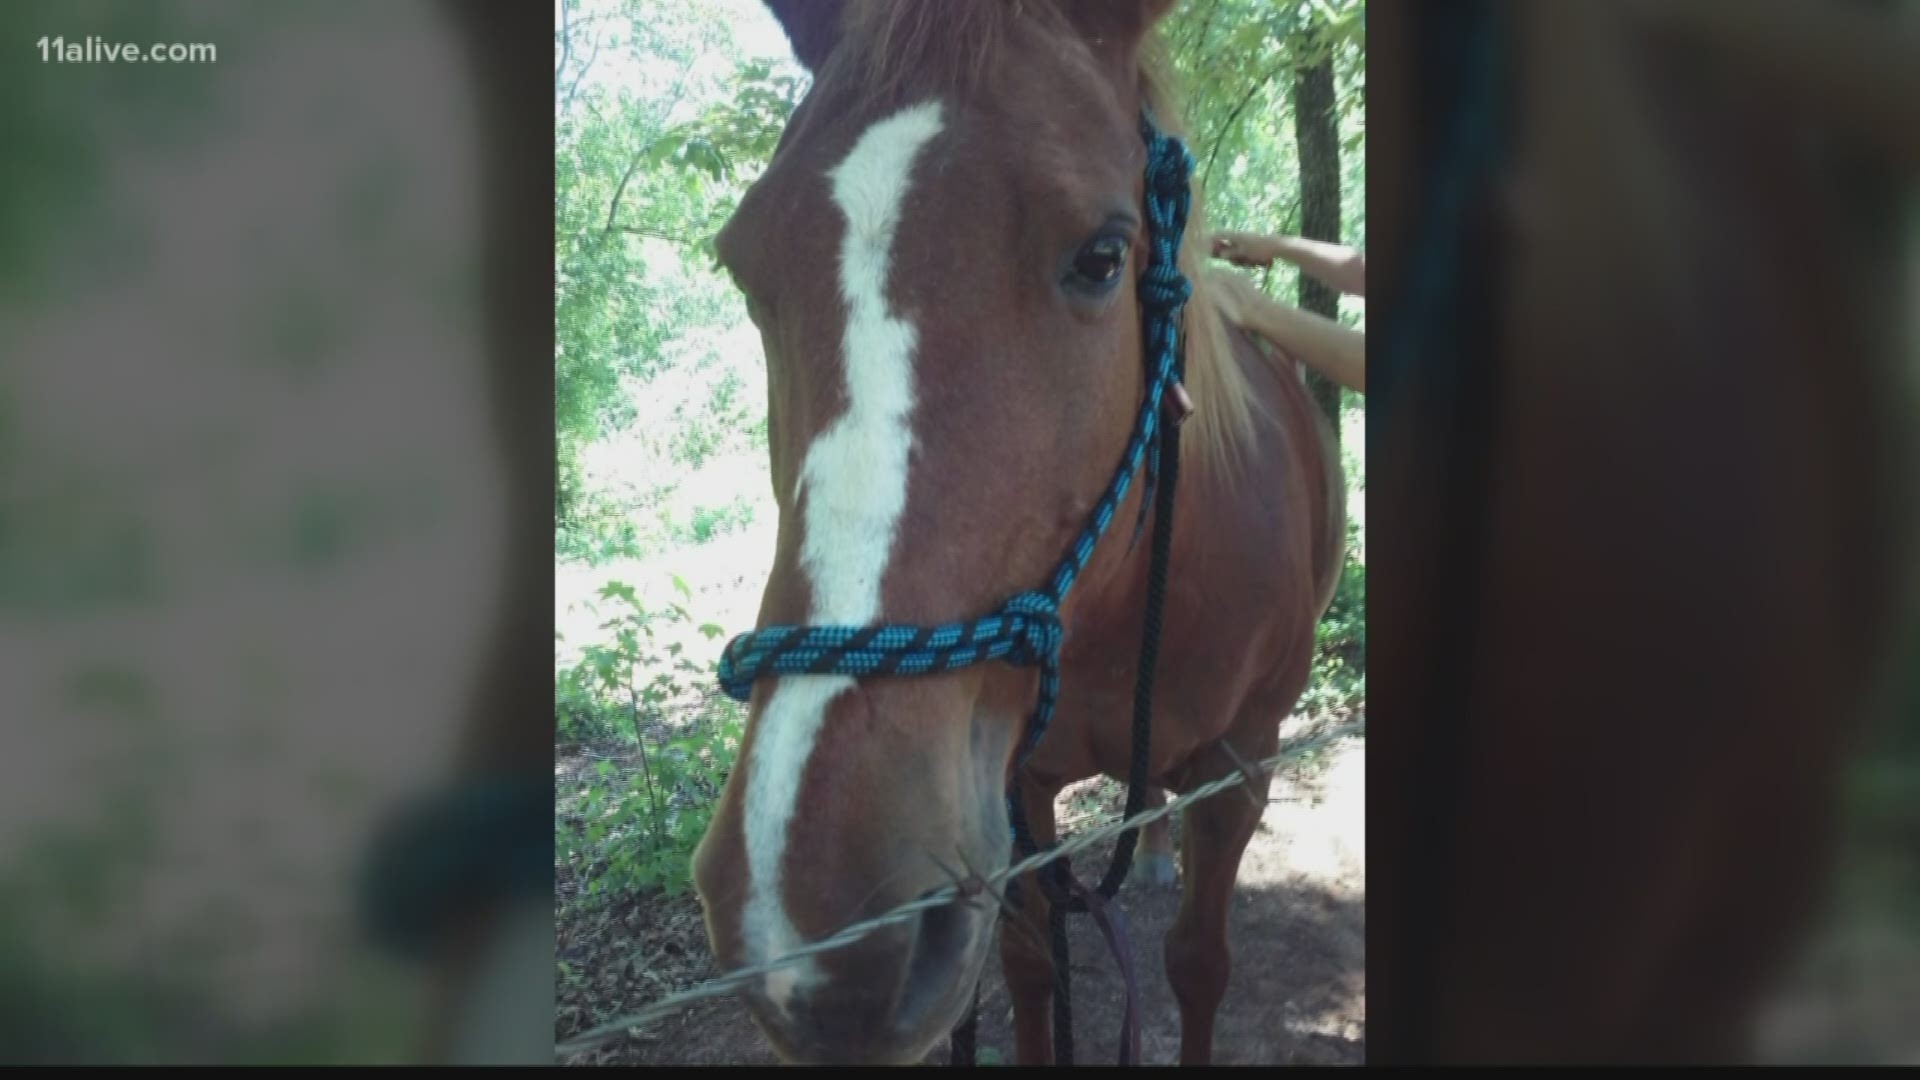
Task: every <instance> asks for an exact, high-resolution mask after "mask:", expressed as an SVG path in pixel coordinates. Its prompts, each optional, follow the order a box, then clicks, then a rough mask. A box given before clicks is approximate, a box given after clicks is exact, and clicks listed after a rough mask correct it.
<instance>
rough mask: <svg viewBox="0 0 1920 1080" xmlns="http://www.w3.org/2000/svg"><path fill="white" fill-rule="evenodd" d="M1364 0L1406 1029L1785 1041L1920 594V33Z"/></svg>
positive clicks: (1398, 1007)
mask: <svg viewBox="0 0 1920 1080" xmlns="http://www.w3.org/2000/svg"><path fill="white" fill-rule="evenodd" d="M1370 15H1371V16H1372V18H1371V23H1370V31H1371V35H1372V36H1371V40H1370V57H1371V60H1372V63H1371V66H1370V69H1369V70H1370V72H1371V73H1372V76H1371V78H1370V93H1371V101H1370V104H1371V106H1372V111H1371V114H1370V119H1371V120H1372V123H1371V124H1370V131H1369V135H1370V140H1371V142H1370V149H1371V151H1372V153H1373V156H1374V161H1373V163H1372V167H1371V168H1370V169H1369V174H1370V176H1371V177H1372V178H1373V179H1372V182H1371V183H1372V189H1371V193H1370V194H1371V196H1372V199H1371V211H1372V212H1371V218H1372V222H1371V224H1372V230H1371V232H1372V236H1373V239H1374V250H1373V252H1372V254H1373V256H1374V259H1373V269H1374V271H1375V277H1376V281H1375V282H1374V285H1375V288H1374V293H1375V294H1376V296H1377V297H1378V298H1379V301H1378V302H1379V305H1380V306H1378V307H1376V308H1375V309H1374V311H1373V315H1374V324H1373V341H1372V343H1371V344H1372V346H1373V352H1372V355H1371V357H1370V363H1371V365H1372V366H1373V367H1374V368H1375V370H1373V371H1372V372H1370V373H1369V374H1370V384H1371V389H1372V390H1373V393H1372V395H1371V396H1370V399H1369V403H1368V404H1369V420H1370V427H1371V429H1372V432H1373V435H1374V445H1373V446H1372V447H1371V449H1372V451H1373V453H1372V454H1371V459H1372V460H1371V462H1370V465H1371V469H1370V472H1371V475H1370V492H1369V494H1370V498H1371V499H1372V500H1373V501H1372V506H1373V507H1374V513H1375V514H1376V516H1380V515H1384V517H1382V518H1381V519H1382V520H1384V521H1387V522H1390V523H1391V525H1390V526H1389V527H1386V528H1382V529H1381V530H1380V532H1379V534H1378V538H1377V539H1376V540H1375V541H1374V544H1373V550H1372V551H1371V552H1370V553H1369V554H1370V556H1371V559H1370V564H1371V565H1370V568H1369V569H1370V571H1371V577H1372V580H1371V582H1370V584H1371V586H1372V587H1371V589H1370V596H1371V598H1372V603H1371V604H1370V609H1369V636H1370V644H1371V646H1372V655H1371V657H1370V660H1371V662H1372V671H1373V672H1374V673H1375V674H1376V675H1379V673H1382V672H1384V673H1386V674H1385V676H1384V677H1382V678H1379V679H1378V680H1377V681H1378V685H1376V686H1374V687H1373V688H1372V690H1373V693H1372V700H1371V702H1370V707H1371V709H1372V710H1374V711H1376V712H1379V713H1381V714H1383V715H1385V716H1388V717H1391V718H1392V724H1393V729H1392V731H1393V734H1392V737H1391V738H1388V739H1385V740H1382V741H1381V743H1380V745H1379V746H1377V747H1374V748H1372V749H1373V753H1372V754H1371V755H1370V765H1371V767H1372V769H1373V770H1374V774H1373V775H1372V776H1370V778H1369V780H1370V782H1369V788H1370V792H1371V794H1372V797H1373V801H1372V805H1371V806H1370V819H1371V821H1372V822H1373V823H1374V824H1373V829H1374V831H1375V832H1376V833H1377V834H1378V835H1377V836H1376V837H1375V838H1374V839H1373V840H1372V842H1371V843H1370V863H1369V885H1370V896H1369V900H1370V904H1369V921H1370V930H1371V933H1372V935H1373V936H1372V939H1371V941H1370V948H1369V957H1370V959H1371V960H1372V961H1373V963H1372V965H1371V966H1370V970H1369V973H1368V975H1369V980H1368V981H1369V991H1370V995H1369V1017H1368V1055H1369V1060H1370V1061H1373V1062H1376V1063H1383V1064H1384V1063H1398V1064H1413V1063H1419V1064H1467V1063H1473V1064H1481V1065H1485V1064H1520V1063H1526V1064H1533V1065H1538V1064H1544V1063H1559V1064H1603V1063H1605V1064H1624V1063H1628V1062H1633V1063H1639V1064H1645V1063H1648V1062H1665V1063H1676V1064H1677V1063H1728V1062H1733V1061H1737V1060H1741V1059H1745V1058H1748V1057H1749V1056H1750V1055H1751V1054H1752V1053H1753V1052H1754V1047H1753V1044H1752V1042H1751V1040H1750V1035H1751V1031H1752V1026H1753V1024H1754V1022H1755V1018H1756V1016H1757V1014H1758V1010H1759V1009H1760V1008H1761V1007H1762V1006H1763V1005H1764V1003H1765V1001H1766V995H1767V991H1768V990H1769V984H1770V982H1771V980H1772V979H1773V977H1774V976H1776V975H1777V974H1778V972H1779V971H1780V969H1781V968H1782V966H1783V965H1784V964H1785V963H1786V962H1787V961H1788V960H1789V959H1790V958H1791V956H1792V953H1793V949H1794V948H1795V946H1796V944H1797V941H1798V940H1799V938H1800V936H1801V935H1802V934H1804V932H1805V931H1806V929H1807V928H1808V926H1809V924H1810V920H1811V919H1812V917H1813V914H1814V911H1815V905H1816V904H1817V902H1818V900H1819V899H1820V893H1821V889H1822V886H1823V884H1824V883H1825V882H1826V880H1827V877H1828V874H1829V873H1830V871H1831V867H1832V863H1833V855H1834V848H1833V841H1832V826H1833V821H1834V814H1835V809H1836V805H1837V803H1838V797H1837V796H1838V793H1839V791H1840V785H1841V783H1842V781H1843V779H1844V776H1845V773H1844V771H1843V766H1844V764H1845V761H1846V757H1847V754H1848V752H1849V750H1850V749H1851V748H1852V746H1853V744H1854V740H1855V737H1856V735H1857V734H1858V732H1859V731H1860V730H1861V729H1862V725H1863V724H1864V723H1865V722H1866V721H1867V720H1868V719H1869V717H1870V716H1871V715H1872V714H1873V713H1874V712H1875V711H1876V710H1878V709H1880V708H1883V707H1884V706H1885V705H1886V704H1887V703H1888V702H1887V699H1885V698H1884V697H1883V696H1882V694H1883V693H1884V691H1885V689H1886V687H1887V683H1886V679H1887V677H1888V675H1889V672H1890V671H1891V672H1894V673H1896V674H1897V673H1899V670H1900V669H1899V667H1898V666H1890V664H1894V665H1897V663H1898V660H1899V658H1898V657H1897V654H1895V653H1892V652H1891V651H1890V646H1891V645H1892V644H1893V643H1895V642H1897V641H1898V640H1899V639H1900V637H1901V635H1900V633H1899V628H1900V625H1901V624H1902V623H1903V622H1904V621H1905V620H1904V618H1903V616H1904V615H1905V613H1906V612H1910V611H1912V610H1913V607H1912V605H1913V584H1914V581H1915V577H1914V574H1913V559H1912V555H1911V544H1912V541H1913V538H1914V536H1915V532H1914V521H1913V515H1912V513H1911V512H1910V510H1909V509H1908V508H1907V506H1906V505H1905V501H1906V499H1907V498H1908V497H1909V493H1910V492H1911V491H1912V490H1913V477H1914V460H1915V459H1914V440H1913V438H1912V435H1911V415H1912V412H1911V410H1912V408H1913V404H1914V401H1915V398H1914V395H1913V381H1912V380H1913V372H1912V371H1911V369H1910V365H1911V361H1910V359H1903V360H1896V359H1895V357H1896V355H1897V350H1898V348H1899V347H1900V343H1899V341H1898V335H1897V334H1896V333H1892V332H1890V331H1889V328H1890V327H1892V326H1895V325H1897V324H1898V321H1899V316H1900V313H1901V312H1902V310H1903V306H1904V304H1905V303H1910V300H1907V299H1906V298H1905V297H1902V296H1900V295H1899V288H1900V282H1901V280H1902V275H1901V274H1900V272H1899V271H1898V264H1897V259H1898V257H1899V256H1898V254H1897V253H1898V250H1899V232H1898V230H1893V229H1888V228H1887V226H1886V224H1885V222H1886V221H1887V220H1888V219H1889V218H1891V217H1893V216H1894V215H1893V214H1891V213H1890V212H1889V211H1890V208H1892V207H1894V206H1897V205H1898V203H1897V201H1896V198H1895V196H1896V195H1897V193H1898V192H1897V187H1896V186H1895V185H1894V184H1893V183H1892V182H1890V181H1891V180H1892V179H1893V176H1894V174H1893V173H1892V171H1891V169H1890V168H1889V167H1890V166H1891V168H1892V169H1900V168H1904V169H1905V170H1906V172H1905V176H1906V178H1911V177H1912V176H1913V172H1912V163H1913V162H1914V161H1915V160H1920V156H1917V155H1916V154H1915V152H1914V151H1915V149H1916V147H1920V140H1916V138H1915V132H1916V131H1920V127H1916V126H1915V125H1914V124H1913V122H1912V119H1911V116H1912V102H1913V100H1914V98H1913V95H1912V93H1911V90H1910V88H1911V86H1912V84H1913V75H1912V73H1913V70H1914V69H1913V67H1912V62H1911V53H1910V52H1903V50H1902V48H1901V47H1900V46H1899V44H1898V43H1899V41H1900V32H1899V31H1898V30H1897V28H1896V27H1895V25H1894V24H1893V21H1892V20H1891V19H1888V18H1886V17H1885V13H1884V9H1883V10H1882V12H1880V13H1879V14H1876V13H1875V12H1874V11H1873V9H1872V8H1871V7H1870V6H1867V5H1818V6H1815V5H1795V4H1780V3H1768V4H1743V5H1731V4H1726V5H1723V4H1717V3H1716V4H1709V3H1688V4H1673V3H1668V4H1647V5H1642V4H1637V3H1636V4H1611V3H1567V4H1556V5H1551V6H1550V7H1549V6H1548V5H1531V4H1499V3H1470V4H1456V5H1413V4H1405V5H1387V6H1377V7H1375V8H1374V10H1373V11H1372V12H1371V13H1370ZM1911 40H1912V38H1911V33H1910V31H1909V32H1908V34H1907V41H1908V42H1909V44H1910V43H1911ZM1902 116H1905V117H1906V118H1907V119H1906V121H1905V122H1901V120H1900V119H1899V118H1900V117H1902ZM1842 133H1846V134H1851V135H1852V136H1854V137H1855V138H1854V139H1853V140H1852V141H1851V143H1850V144H1849V143H1847V142H1842V141H1840V140H1839V139H1838V138H1836V136H1837V135H1839V134H1842ZM1909 280H1910V279H1909ZM1395 335H1398V336H1397V337H1396V336H1395ZM1903 366H1905V367H1907V370H1902V367H1903ZM1383 504H1384V506H1385V507H1386V508H1387V509H1386V510H1382V509H1380V508H1381V506H1382V505H1383Z"/></svg>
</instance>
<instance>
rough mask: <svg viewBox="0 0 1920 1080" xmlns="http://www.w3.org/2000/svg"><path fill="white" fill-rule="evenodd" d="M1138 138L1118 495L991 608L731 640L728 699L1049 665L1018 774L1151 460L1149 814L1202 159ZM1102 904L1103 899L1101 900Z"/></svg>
mask: <svg viewBox="0 0 1920 1080" xmlns="http://www.w3.org/2000/svg"><path fill="white" fill-rule="evenodd" d="M1140 135H1141V138H1142V139H1143V140H1144V141H1145V142H1146V146H1147V166H1146V219H1147V228H1148V234H1149V248H1150V253H1149V257H1148V262H1147V266H1146V269H1145V270H1144V271H1143V272H1142V273H1141V275H1140V281H1139V296H1140V307H1141V320H1142V337H1143V343H1144V349H1143V353H1144V356H1145V359H1146V369H1147V371H1146V375H1147V379H1146V393H1145V396H1144V398H1143V399H1142V401H1141V403H1140V412H1139V415H1138V418H1137V419H1136V420H1135V421H1134V426H1133V435H1132V437H1131V438H1130V439H1129V440H1128V441H1127V447H1126V450H1125V452H1124V453H1123V454H1122V455H1121V457H1120V464H1119V466H1118V468H1116V469H1115V470H1114V475H1113V479H1112V481H1110V482H1109V483H1108V484H1107V489H1106V493H1105V494H1104V495H1103V496H1102V497H1101V499H1100V502H1099V505H1098V506H1096V507H1095V508H1094V511H1093V514H1092V515H1091V517H1090V518H1089V519H1088V521H1087V524H1086V525H1085V527H1084V528H1082V529H1081V531H1080V535H1079V537H1078V538H1077V539H1076V540H1075V541H1074V543H1073V546H1072V547H1070V548H1069V549H1068V550H1067V553H1066V555H1065V556H1064V557H1063V558H1062V559H1061V560H1060V564H1059V567H1058V568H1057V569H1056V570H1055V571H1054V573H1053V577H1052V579H1051V580H1050V581H1049V582H1048V583H1047V585H1046V586H1045V587H1044V588H1042V589H1037V590H1033V591H1029V592H1023V593H1021V594H1019V595H1018V596H1015V597H1013V598H1012V599H1010V600H1008V601H1007V602H1006V603H1004V604H1002V605H1001V606H1000V607H999V609H997V610H995V611H993V612H991V613H990V614H987V615H984V616H981V617H979V618H976V619H970V620H964V621H960V622H950V623H945V624H943V625H940V626H909V625H888V626H865V627H861V626H768V627H762V628H760V629H757V630H753V631H751V632H748V633H745V634H741V635H740V636H739V637H736V638H734V639H733V640H732V641H731V642H729V643H728V644H727V648H726V651H725V653H724V654H723V655H722V656H721V659H720V670H719V677H720V685H721V687H722V688H723V689H724V690H725V691H726V693H727V694H728V695H729V696H730V697H732V698H734V699H735V700H737V701H741V702H745V701H747V700H748V699H749V697H750V696H751V694H752V690H753V684H754V682H755V681H757V680H759V679H762V678H767V677H774V676H782V675H848V676H853V677H856V678H859V677H866V676H875V675H881V676H885V675H923V674H926V673H928V672H936V671H952V670H955V669H957V668H964V667H968V666H970V665H973V664H980V663H985V662H987V661H990V660H1002V661H1005V662H1007V663H1009V664H1014V665H1018V666H1023V667H1024V666H1031V667H1038V668H1039V669H1040V692H1039V697H1038V700H1037V701H1036V702H1035V704H1034V709H1033V713H1032V715H1031V717H1030V718H1029V720H1028V722H1027V725H1026V731H1025V734H1024V737H1023V738H1022V740H1021V744H1020V749H1019V753H1018V754H1017V756H1016V760H1015V766H1014V772H1013V776H1014V777H1017V776H1018V775H1019V770H1020V768H1022V767H1024V766H1025V764H1026V762H1027V758H1028V756H1029V755H1031V754H1032V752H1033V750H1034V748H1035V747H1036V746H1038V745H1039V742H1040V739H1041V737H1042V736H1044V735H1045V734H1046V731H1047V726H1048V724H1049V722H1051V720H1052V719H1053V711H1054V707H1055V704H1056V703H1057V699H1058V697H1059V692H1060V650H1061V645H1062V642H1063V638H1064V633H1063V631H1062V628H1061V624H1060V608H1061V605H1062V604H1064V603H1065V602H1066V598H1067V594H1068V592H1069V591H1071V590H1072V588H1073V585H1074V582H1075V581H1076V580H1077V579H1078V578H1079V575H1080V572H1081V571H1082V570H1084V569H1085V568H1086V565H1087V562H1088V560H1089V559H1091V558H1092V557H1093V551H1094V548H1095V546H1096V545H1098V544H1099V542H1100V539H1101V537H1102V536H1104V535H1106V532H1107V529H1108V527H1109V526H1111V525H1112V524H1113V517H1114V514H1115V513H1116V512H1117V511H1118V509H1119V506H1120V503H1121V501H1122V500H1123V499H1125V498H1126V494H1127V490H1128V488H1129V487H1130V486H1131V484H1132V482H1133V475H1134V473H1135V472H1137V471H1139V469H1140V467H1141V464H1142V462H1143V461H1144V463H1145V465H1146V472H1147V493H1146V496H1145V497H1143V498H1142V499H1141V503H1140V518H1139V520H1138V521H1137V522H1136V524H1135V528H1134V534H1135V537H1136V538H1137V537H1138V534H1139V529H1140V527H1141V526H1142V525H1144V524H1145V521H1146V515H1147V510H1148V507H1149V506H1150V505H1151V506H1152V507H1153V509H1154V529H1153V541H1152V551H1151V558H1152V563H1151V565H1150V568H1149V570H1148V587H1147V607H1146V622H1145V628H1144V630H1143V633H1142V635H1141V649H1140V664H1139V675H1138V682H1137V684H1136V686H1135V693H1134V723H1133V752H1132V762H1131V769H1130V777H1129V784H1128V791H1127V804H1126V816H1128V817H1132V816H1133V815H1135V814H1138V813H1139V812H1140V810H1141V809H1142V804H1143V800H1144V796H1145V792H1146V783H1147V776H1146V770H1147V758H1148V749H1149V745H1148V735H1149V731H1150V728H1151V720H1152V715H1153V675H1154V667H1155V661H1156V659H1157V657H1158V654H1159V638H1160V612H1161V608H1162V606H1163V604H1164V600H1165V595H1166V576H1167V561H1168V557H1169V555H1170V553H1171V550H1172V540H1173V505H1174V494H1175V490H1176V488H1177V486H1178V483H1179V472H1180V442H1179V438H1180V436H1179V420H1180V419H1183V418H1184V417H1176V419H1175V421H1174V422H1173V423H1163V422H1162V417H1161V411H1162V409H1163V408H1166V407H1167V406H1168V405H1169V404H1170V402H1169V397H1170V396H1172V397H1174V398H1175V399H1176V401H1181V402H1183V401H1184V391H1183V390H1180V389H1178V388H1179V386H1180V384H1181V381H1182V380H1183V379H1184V378H1185V375H1186V371H1185V354H1184V350H1183V349H1182V348H1181V342H1180V315H1181V310H1182V308H1183V307H1184V306H1185V304H1186V302H1187V299H1188V297H1189V296H1190V295H1191V294H1192V287H1191V286H1190V284H1189V283H1188V281H1187V279H1186V276H1185V275H1184V274H1182V273H1181V272H1180V267H1179V254H1180V242H1181V237H1182V235H1183V234H1184V232H1185V230H1186V223H1187V211H1188V208H1189V206H1190V205H1191V198H1192V195H1191V190H1190V188H1189V177H1190V176H1191V175H1192V171H1193V157H1192V155H1191V154H1190V153H1189V152H1188V150H1187V148H1186V146H1185V145H1184V144H1183V143H1182V142H1181V141H1180V140H1179V139H1176V138H1173V137H1171V136H1168V135H1165V134H1162V133H1161V132H1160V130H1159V129H1158V127H1157V126H1156V125H1155V124H1154V123H1153V121H1152V119H1151V117H1150V116H1148V115H1145V114H1143V115H1142V116H1141V121H1140ZM1007 801H1008V810H1009V816H1010V818H1011V820H1012V825H1013V839H1014V842H1015V845H1016V846H1017V848H1018V850H1019V852H1020V854H1021V856H1022V857H1023V858H1024V857H1027V856H1031V855H1032V854H1034V852H1035V851H1036V850H1037V846H1036V845H1035V843H1034V840H1033V835H1032V833H1031V831H1030V830H1029V829H1028V827H1027V821H1026V813H1025V811H1024V808H1023V807H1022V805H1021V800H1020V798H1019V792H1018V784H1017V782H1016V781H1014V780H1012V779H1010V781H1009V788H1008V799H1007ZM1137 835H1138V834H1137V831H1136V830H1131V829H1130V830H1127V831H1126V832H1123V833H1122V834H1121V835H1120V839H1119V843H1118V845H1117V847H1116V849H1115V851H1114V858H1113V862H1112V864H1111V865H1110V866H1109V867H1108V868H1107V873H1106V876H1105V877H1103V878H1102V879H1101V882H1100V885H1099V888H1098V895H1099V897H1100V898H1101V899H1111V898H1112V897H1113V896H1114V894H1115V893H1116V892H1118V891H1119V887H1120V884H1121V882H1122V881H1124V880H1125V879H1126V875H1127V871H1128V869H1129V867H1130V866H1131V864H1132V859H1133V849H1134V843H1135V840H1136V839H1137ZM1047 870H1048V871H1049V873H1048V874H1046V875H1044V876H1043V877H1042V878H1041V881H1042V884H1043V886H1045V887H1046V888H1047V891H1048V893H1049V898H1050V899H1051V900H1052V910H1053V918H1054V922H1055V927H1054V934H1053V936H1054V943H1055V953H1056V966H1057V968H1058V974H1059V976H1060V978H1061V980H1062V985H1061V986H1060V987H1059V988H1058V990H1057V992H1056V994H1055V996H1054V1003H1055V1042H1056V1053H1057V1055H1058V1056H1059V1060H1060V1062H1061V1063H1062V1064H1071V1062H1072V1033H1071V1026H1070V1024H1068V1023H1065V1022H1064V1021H1065V1018H1066V1015H1067V1014H1066V1011H1065V1010H1066V1008H1067V1002H1068V998H1067V994H1066V987H1065V985H1064V983H1065V978H1066V961H1065V955H1064V945H1065V941H1066V935H1065V923H1064V917H1065V915H1066V914H1067V913H1068V912H1069V911H1086V910H1089V908H1088V906H1087V904H1088V898H1087V895H1086V893H1085V891H1084V890H1082V889H1078V888H1076V887H1074V883H1073V881H1072V877H1071V872H1070V871H1069V869H1068V867H1067V863H1066V860H1064V859H1061V860H1056V861H1055V862H1052V863H1049V864H1048V865H1047ZM1093 903H1095V904H1098V903H1099V900H1094V901H1093ZM1102 918H1103V919H1104V918H1105V916H1104V915H1102ZM1136 1035H1137V1032H1136ZM1126 1056H1127V1055H1126V1054H1125V1053H1124V1052H1123V1055H1122V1064H1125V1063H1126V1060H1125V1059H1126Z"/></svg>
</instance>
